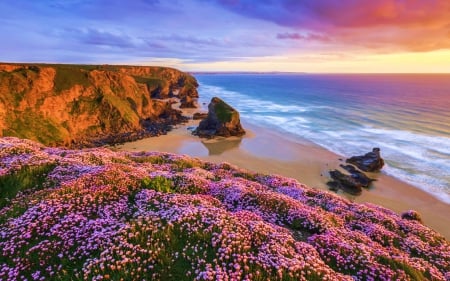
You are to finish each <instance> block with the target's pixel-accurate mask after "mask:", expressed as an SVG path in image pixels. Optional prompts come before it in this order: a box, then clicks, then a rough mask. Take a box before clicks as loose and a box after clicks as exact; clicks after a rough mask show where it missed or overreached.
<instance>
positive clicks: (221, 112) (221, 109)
mask: <svg viewBox="0 0 450 281" xmlns="http://www.w3.org/2000/svg"><path fill="white" fill-rule="evenodd" d="M215 110H216V114H217V117H218V118H219V120H220V121H221V122H224V123H225V122H230V121H231V119H232V117H233V113H234V112H233V109H232V108H231V107H230V106H228V105H227V104H226V103H224V102H223V101H221V102H219V103H217V104H216V106H215Z"/></svg>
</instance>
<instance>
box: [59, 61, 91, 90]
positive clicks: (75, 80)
mask: <svg viewBox="0 0 450 281" xmlns="http://www.w3.org/2000/svg"><path fill="white" fill-rule="evenodd" d="M55 69H56V75H55V81H54V83H55V86H54V89H55V92H56V93H61V92H62V91H64V90H68V89H70V88H72V87H73V86H75V85H81V86H85V87H87V86H89V85H91V82H90V81H89V72H88V71H87V70H85V69H82V68H80V67H74V66H62V65H58V66H55Z"/></svg>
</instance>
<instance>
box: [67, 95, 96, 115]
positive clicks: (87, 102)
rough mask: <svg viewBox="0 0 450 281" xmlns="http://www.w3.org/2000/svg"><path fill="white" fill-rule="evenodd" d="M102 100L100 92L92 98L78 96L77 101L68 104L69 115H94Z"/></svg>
mask: <svg viewBox="0 0 450 281" xmlns="http://www.w3.org/2000/svg"><path fill="white" fill-rule="evenodd" d="M103 99H104V94H103V92H102V91H100V90H97V91H96V93H95V95H93V96H89V97H85V96H80V97H79V98H78V99H76V100H74V101H73V102H71V103H70V114H71V115H78V114H81V113H86V112H87V113H94V112H96V111H98V109H99V107H100V105H101V104H102V101H103Z"/></svg>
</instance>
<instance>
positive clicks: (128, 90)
mask: <svg viewBox="0 0 450 281" xmlns="http://www.w3.org/2000/svg"><path fill="white" fill-rule="evenodd" d="M197 86H198V84H197V81H196V80H195V78H194V77H193V76H191V75H189V74H186V73H183V72H181V71H178V70H176V69H172V68H164V67H147V66H116V65H51V64H0V136H16V137H20V138H27V139H31V140H37V141H39V142H41V143H43V144H46V145H52V146H57V145H64V146H67V147H86V146H99V145H103V144H114V143H119V142H124V141H130V140H135V139H139V138H143V137H148V136H155V135H159V134H163V133H165V132H167V131H168V130H170V127H171V125H173V124H177V123H180V122H184V121H185V120H186V118H185V117H183V116H182V114H181V112H180V111H178V110H175V109H173V108H172V106H171V104H172V101H173V99H175V100H178V101H179V102H181V105H182V106H185V107H194V106H195V99H196V98H197V97H198V93H197Z"/></svg>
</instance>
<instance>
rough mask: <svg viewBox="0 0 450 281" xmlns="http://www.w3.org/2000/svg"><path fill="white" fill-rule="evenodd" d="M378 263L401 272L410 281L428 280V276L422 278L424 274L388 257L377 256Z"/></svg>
mask: <svg viewBox="0 0 450 281" xmlns="http://www.w3.org/2000/svg"><path fill="white" fill-rule="evenodd" d="M378 262H379V263H381V264H384V265H387V266H389V267H390V268H391V269H393V270H397V269H400V270H403V271H404V272H405V273H406V274H407V275H408V276H409V277H410V278H411V280H429V278H430V276H424V274H423V273H422V272H420V271H418V270H416V269H414V268H412V267H411V266H409V265H407V264H404V263H403V262H401V261H398V260H394V259H391V258H388V257H383V256H379V257H378Z"/></svg>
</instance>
